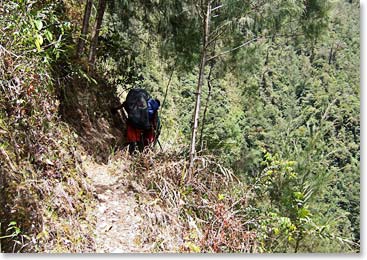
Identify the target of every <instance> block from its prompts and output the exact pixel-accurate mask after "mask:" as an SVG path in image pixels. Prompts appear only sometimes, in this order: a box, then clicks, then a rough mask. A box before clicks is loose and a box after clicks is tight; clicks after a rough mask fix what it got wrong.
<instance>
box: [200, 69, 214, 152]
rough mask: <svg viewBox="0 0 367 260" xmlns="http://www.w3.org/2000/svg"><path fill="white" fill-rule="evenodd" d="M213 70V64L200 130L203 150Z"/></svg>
mask: <svg viewBox="0 0 367 260" xmlns="http://www.w3.org/2000/svg"><path fill="white" fill-rule="evenodd" d="M212 70H213V65H212V66H210V71H209V75H208V79H207V80H208V96H207V98H206V103H205V108H204V113H203V120H202V123H201V130H200V142H199V143H200V149H201V150H203V149H204V139H203V135H204V128H205V120H206V113H207V111H208V106H209V101H210V97H211V94H212V84H211V82H210V78H211V74H212Z"/></svg>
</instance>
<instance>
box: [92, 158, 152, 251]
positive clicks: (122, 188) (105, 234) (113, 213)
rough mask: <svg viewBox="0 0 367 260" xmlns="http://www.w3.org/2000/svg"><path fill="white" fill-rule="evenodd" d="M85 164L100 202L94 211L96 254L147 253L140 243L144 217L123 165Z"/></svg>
mask: <svg viewBox="0 0 367 260" xmlns="http://www.w3.org/2000/svg"><path fill="white" fill-rule="evenodd" d="M85 167H86V170H87V173H88V175H89V177H90V178H91V180H92V185H93V186H94V191H95V194H96V196H97V200H98V202H99V203H98V205H97V207H96V208H95V210H94V212H93V213H94V214H95V216H96V221H97V222H96V229H95V239H96V253H134V252H147V250H148V249H147V248H144V247H143V246H141V245H139V244H140V237H141V235H140V234H139V232H140V229H139V227H140V226H141V225H142V217H141V216H140V214H139V213H138V212H139V210H138V205H137V203H136V201H135V197H134V193H133V192H132V191H128V189H127V187H126V183H124V177H123V176H121V173H122V172H123V170H124V168H123V167H124V166H118V167H117V166H116V165H114V164H108V165H99V164H96V163H92V162H88V163H86V165H85ZM125 167H126V166H125Z"/></svg>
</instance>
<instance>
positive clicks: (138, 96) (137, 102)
mask: <svg viewBox="0 0 367 260" xmlns="http://www.w3.org/2000/svg"><path fill="white" fill-rule="evenodd" d="M149 98H150V96H149V94H148V92H146V91H145V90H144V89H140V88H134V89H131V90H130V91H129V93H128V94H127V96H126V101H125V109H126V112H127V115H128V120H129V122H130V123H131V124H132V125H133V126H134V127H136V128H138V129H142V130H147V129H150V128H151V124H150V122H149V114H148V100H149Z"/></svg>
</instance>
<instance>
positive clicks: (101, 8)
mask: <svg viewBox="0 0 367 260" xmlns="http://www.w3.org/2000/svg"><path fill="white" fill-rule="evenodd" d="M106 6H107V0H99V2H98V7H97V18H96V25H95V28H94V32H93V38H92V41H91V45H90V50H89V63H90V64H92V65H93V64H94V62H95V60H96V54H97V46H98V37H99V32H100V30H101V26H102V22H103V16H104V13H105V10H106Z"/></svg>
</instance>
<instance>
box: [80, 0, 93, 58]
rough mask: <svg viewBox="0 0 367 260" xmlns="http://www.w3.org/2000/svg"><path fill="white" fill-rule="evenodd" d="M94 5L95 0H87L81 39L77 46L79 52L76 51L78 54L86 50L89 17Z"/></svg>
mask: <svg viewBox="0 0 367 260" xmlns="http://www.w3.org/2000/svg"><path fill="white" fill-rule="evenodd" d="M92 5H93V0H87V3H86V4H85V10H84V18H83V25H82V30H81V33H80V36H79V41H78V47H77V53H76V55H77V56H79V55H81V54H82V53H83V51H84V46H85V42H86V38H87V34H88V28H89V18H90V14H91V11H92Z"/></svg>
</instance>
